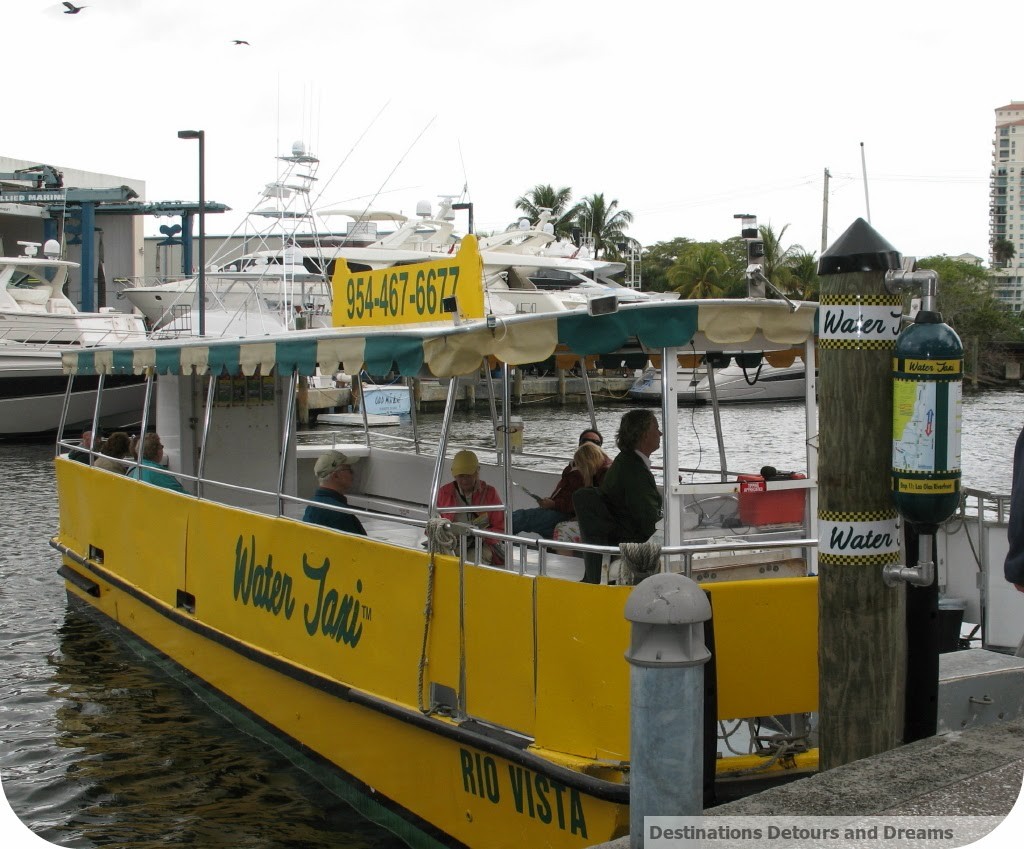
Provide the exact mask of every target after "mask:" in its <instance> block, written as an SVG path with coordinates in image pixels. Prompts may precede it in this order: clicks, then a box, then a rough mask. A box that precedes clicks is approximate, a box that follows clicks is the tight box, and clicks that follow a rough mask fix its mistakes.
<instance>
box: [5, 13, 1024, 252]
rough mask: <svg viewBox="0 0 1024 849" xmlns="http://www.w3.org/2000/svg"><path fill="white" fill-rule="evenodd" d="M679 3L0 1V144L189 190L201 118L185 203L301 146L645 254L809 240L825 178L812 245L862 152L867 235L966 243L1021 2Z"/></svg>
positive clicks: (367, 184) (31, 155) (973, 230)
mask: <svg viewBox="0 0 1024 849" xmlns="http://www.w3.org/2000/svg"><path fill="white" fill-rule="evenodd" d="M695 5H698V4H695V3H684V2H665V0H662V2H648V1H647V0H633V2H608V0H590V2H586V3H580V2H574V3H561V2H558V0H546V2H539V0H516V2H506V0H477V2H463V1H462V0H454V2H445V3H428V2H422V0H421V1H420V2H406V0H387V2H370V0H359V2H348V0H287V2H285V0H279V2H267V1H265V0H173V2H171V1H170V0H167V2H156V0H91V2H86V8H85V9H84V10H83V11H82V12H81V13H79V14H77V15H67V14H63V13H62V8H63V7H61V6H60V5H59V4H58V3H54V2H47V0H18V2H7V3H3V4H2V6H0V32H2V33H3V34H4V40H3V43H4V46H3V55H4V57H5V66H6V68H7V69H8V74H7V75H6V78H5V80H6V82H5V88H6V94H7V97H6V98H5V100H6V102H7V104H6V107H5V111H6V112H7V114H8V115H10V114H12V113H13V114H15V115H16V116H21V120H19V119H18V118H15V119H14V120H13V121H12V120H9V119H5V120H4V122H3V123H4V132H3V136H2V140H3V141H2V148H3V149H2V150H0V154H3V155H7V156H12V157H15V158H23V159H31V160H38V161H40V162H46V163H52V164H57V165H65V166H73V167H79V168H82V169H85V170H89V171H100V172H106V173H110V174H116V175H121V176H127V177H134V178H138V179H143V180H145V181H146V186H147V199H148V200H151V201H152V200H194V199H196V197H197V194H198V192H197V188H196V184H197V176H196V145H195V142H188V141H181V140H178V139H177V137H176V133H177V131H178V130H179V129H203V130H205V132H206V137H207V169H206V185H207V198H208V199H210V200H216V201H220V202H222V203H225V204H227V205H229V206H231V207H233V208H234V209H235V210H238V211H239V212H244V211H246V210H248V209H250V208H252V207H253V205H254V204H255V202H256V201H257V199H258V192H259V190H260V189H261V188H262V186H263V185H264V184H265V183H266V182H268V181H269V180H271V179H273V177H274V176H275V167H276V163H275V161H274V156H275V155H277V154H278V153H282V152H285V151H286V150H288V149H289V148H290V147H291V144H292V142H293V141H295V140H298V139H303V140H305V141H306V143H307V144H308V145H309V146H310V148H311V149H312V150H313V152H315V153H316V154H317V155H318V156H319V157H320V159H321V160H322V163H323V164H322V165H321V170H320V176H321V177H322V178H323V179H322V184H327V187H326V190H325V192H324V194H323V196H322V198H321V201H322V203H331V204H345V205H349V206H357V205H366V204H367V203H370V202H371V200H372V204H373V206H374V207H375V208H385V209H395V210H400V211H404V212H406V213H411V212H413V209H414V206H415V203H416V201H417V200H419V199H421V198H430V199H433V200H435V201H436V198H437V196H438V195H439V194H447V193H451V194H457V193H459V192H461V191H462V188H463V186H464V185H468V189H469V199H470V200H472V201H473V203H474V211H475V215H476V220H477V226H478V229H482V230H491V229H504V227H505V226H506V225H507V224H508V223H510V222H511V221H513V220H515V218H516V212H515V208H514V203H515V200H516V198H517V197H519V196H520V195H521V194H523V193H524V192H525V191H527V190H528V189H529V188H530V187H532V186H533V185H535V184H537V183H551V184H552V185H554V186H556V187H559V186H569V187H571V188H572V189H573V193H574V198H577V199H578V198H580V197H582V196H583V195H588V194H591V193H594V192H603V193H604V194H605V197H606V198H607V199H617V200H618V201H619V205H620V207H622V208H625V209H628V210H630V211H632V212H633V213H634V215H635V221H634V224H633V226H632V227H631V228H630V231H629V232H630V234H631V235H632V236H634V237H635V238H637V239H639V240H640V241H641V242H642V243H643V244H645V245H646V244H652V243H654V242H656V241H662V240H667V239H671V238H673V237H676V236H688V237H690V238H693V239H725V238H728V237H730V236H733V235H737V234H738V232H739V228H738V224H737V222H735V221H734V220H733V215H734V214H735V213H738V212H751V213H754V214H756V215H757V216H758V220H759V221H760V222H761V223H771V224H772V225H773V226H774V227H775V228H776V230H778V229H780V228H781V227H782V226H784V225H789V229H788V231H787V233H786V237H785V239H784V241H785V242H786V243H797V244H800V245H803V246H804V247H805V248H807V249H808V250H814V251H819V250H820V245H821V227H822V206H823V204H822V200H823V172H824V169H825V168H828V169H830V171H831V174H832V180H831V186H830V192H829V213H828V242H829V243H831V242H832V241H833V240H834V239H835V238H836V237H837V236H838V235H840V234H841V233H842V232H843V231H844V230H845V229H846V228H847V227H848V226H849V225H850V224H851V223H852V222H853V221H854V220H855V219H856V218H857V217H861V216H862V217H867V212H866V200H865V192H864V182H863V179H862V160H861V143H862V142H863V144H864V153H865V159H866V166H867V175H868V187H869V193H868V199H869V202H870V218H871V223H872V225H873V226H874V227H875V229H876V230H878V231H879V233H881V235H882V236H884V237H885V238H886V239H888V241H889V242H891V243H892V245H893V246H894V247H895V248H897V249H898V250H900V251H901V252H903V253H904V254H909V255H918V256H923V255H928V254H934V253H949V254H959V253H963V252H970V253H973V254H977V255H978V256H982V257H985V258H986V259H987V256H988V175H989V168H990V164H991V162H990V157H991V150H992V148H991V142H992V134H993V126H994V110H995V108H996V107H998V106H1002V105H1004V104H1006V103H1009V102H1010V101H1011V100H1013V99H1015V98H1016V99H1019V100H1024V73H1022V70H1024V61H1022V60H1021V58H1020V57H1021V52H1020V49H1019V37H1020V34H1021V31H1022V30H1021V24H1022V23H1024V5H1022V4H1020V3H1014V2H1000V3H995V2H988V0H980V2H979V0H975V2H971V3H968V4H955V5H953V4H949V5H948V6H947V4H936V3H934V2H919V0H899V2H892V0H888V2H877V1H876V0H864V1H863V2H860V3H846V4H829V3H822V2H803V0H779V2H775V3H772V4H765V3H728V2H717V3H713V4H712V3H710V2H708V3H701V4H699V5H700V6H702V7H707V8H702V9H700V10H696V9H694V8H692V7H693V6H695ZM954 8H955V9H956V12H955V13H953V12H952V11H947V9H954ZM760 15H767V16H768V17H766V18H762V17H759V16H760ZM232 39H245V40H247V41H249V46H235V45H233V44H232V43H231V42H232ZM12 69H16V71H17V74H16V75H14V74H12V73H11V70H12ZM361 136H362V140H361V141H360V137H361ZM335 172H336V176H333V179H331V177H332V175H334V174H335ZM160 223H167V222H166V220H164V221H162V222H161V221H159V220H157V219H148V221H147V224H146V232H147V233H155V232H156V229H157V227H158V226H159V224H160ZM235 223H236V220H235V219H234V218H229V217H228V216H224V217H223V218H222V219H218V218H214V219H210V220H209V222H208V225H207V229H208V231H209V232H211V233H213V232H226V231H229V230H231V229H232V226H233V225H234V224H235Z"/></svg>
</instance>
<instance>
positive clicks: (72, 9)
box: [63, 0, 85, 15]
mask: <svg viewBox="0 0 1024 849" xmlns="http://www.w3.org/2000/svg"><path fill="white" fill-rule="evenodd" d="M63 5H64V6H66V7H67V8H66V9H65V10H64V14H65V15H77V14H78V13H79V12H81V11H82V9H84V8H85V6H76V5H75V4H74V3H68V2H67V0H64V4H63Z"/></svg>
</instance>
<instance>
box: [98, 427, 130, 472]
mask: <svg viewBox="0 0 1024 849" xmlns="http://www.w3.org/2000/svg"><path fill="white" fill-rule="evenodd" d="M130 445H131V442H130V440H129V439H128V434H127V433H125V432H124V431H122V430H118V431H115V432H114V433H112V434H110V436H108V437H107V438H106V440H104V442H103V448H102V449H101V450H102V452H103V453H102V454H101V455H100V456H99V457H97V458H96V459H95V461H94V462H93V467H94V468H97V469H103V470H105V471H108V472H116V473H117V474H119V475H123V474H124V473H125V472H127V471H128V464H127V463H126V462H124V460H125V458H126V457H127V456H128V448H129V446H130Z"/></svg>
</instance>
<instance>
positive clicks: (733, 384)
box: [680, 360, 807, 404]
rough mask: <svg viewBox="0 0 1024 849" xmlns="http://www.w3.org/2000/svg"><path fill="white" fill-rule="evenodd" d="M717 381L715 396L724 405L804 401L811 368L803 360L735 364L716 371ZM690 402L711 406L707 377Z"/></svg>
mask: <svg viewBox="0 0 1024 849" xmlns="http://www.w3.org/2000/svg"><path fill="white" fill-rule="evenodd" d="M714 382H715V393H716V394H717V396H718V401H719V403H722V404H731V403H737V402H754V401H794V400H803V398H804V396H805V394H806V392H807V369H806V368H805V367H804V364H803V362H802V361H796V362H794V363H793V364H792V365H788V366H779V367H776V366H773V365H770V364H769V363H768V362H766V361H765V360H761V361H760V362H759V363H758V364H757V365H749V364H748V365H741V364H739V363H736V362H733V363H731V364H730V365H728V366H726V367H725V368H723V369H716V370H715V371H714ZM680 400H683V399H682V397H680ZM686 400H687V401H689V402H690V403H693V404H710V403H711V381H710V379H709V378H708V377H707V376H705V377H704V378H703V379H702V380H701V381H700V382H699V383H697V384H696V385H695V386H694V387H693V389H692V391H691V392H689V393H688V394H687V399H686Z"/></svg>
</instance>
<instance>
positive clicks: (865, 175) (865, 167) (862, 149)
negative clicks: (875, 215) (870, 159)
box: [860, 142, 871, 224]
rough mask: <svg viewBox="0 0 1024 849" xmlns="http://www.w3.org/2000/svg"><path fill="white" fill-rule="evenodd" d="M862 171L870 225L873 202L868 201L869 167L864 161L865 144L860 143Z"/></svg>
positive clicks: (865, 206) (865, 203)
mask: <svg viewBox="0 0 1024 849" xmlns="http://www.w3.org/2000/svg"><path fill="white" fill-rule="evenodd" d="M860 170H861V173H863V174H864V208H865V209H866V210H867V213H868V224H870V223H871V201H870V200H868V166H867V162H866V161H865V159H864V142H861V143H860Z"/></svg>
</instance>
